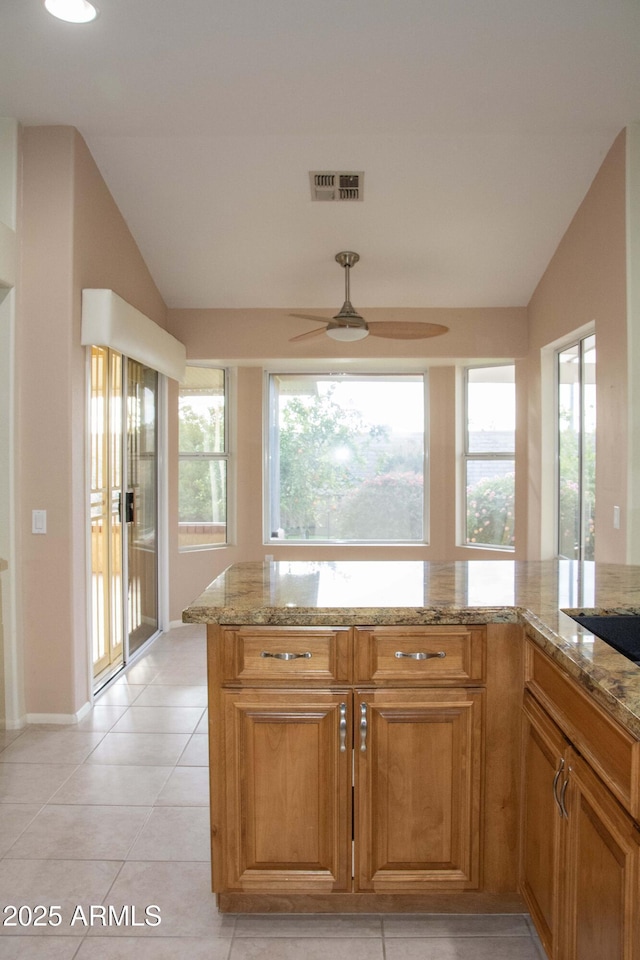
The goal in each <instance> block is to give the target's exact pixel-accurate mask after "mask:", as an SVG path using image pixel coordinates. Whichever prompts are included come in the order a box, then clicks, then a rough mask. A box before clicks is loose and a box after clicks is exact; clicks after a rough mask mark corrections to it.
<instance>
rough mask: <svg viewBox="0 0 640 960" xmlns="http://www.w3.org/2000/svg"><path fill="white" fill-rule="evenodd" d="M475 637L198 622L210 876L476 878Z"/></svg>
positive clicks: (419, 883)
mask: <svg viewBox="0 0 640 960" xmlns="http://www.w3.org/2000/svg"><path fill="white" fill-rule="evenodd" d="M484 639H485V638H484V631H483V630H482V628H466V627H462V628H458V627H455V628H452V627H448V628H440V627H434V628H431V627H422V628H404V629H402V628H399V629H398V631H397V632H396V635H395V636H394V631H393V630H391V629H389V628H385V629H384V630H379V629H378V628H371V629H368V630H363V631H360V630H358V629H344V628H337V629H335V630H334V629H332V628H315V627H314V628H305V627H301V628H289V629H284V630H283V629H282V628H277V627H273V628H269V627H217V628H210V632H209V690H210V753H211V810H212V867H213V887H214V890H215V891H216V892H217V893H219V894H234V893H235V894H245V895H257V894H260V895H272V896H274V897H277V896H280V897H283V896H289V895H306V896H312V897H322V896H326V895H332V896H334V898H335V895H336V894H340V893H342V894H347V895H351V899H352V900H355V899H357V896H358V895H359V894H395V893H397V894H402V895H404V894H421V893H424V892H425V891H449V892H457V891H467V890H477V889H478V888H479V886H480V878H481V844H480V837H481V834H482V823H481V820H482V798H483V747H484V713H485V710H484V701H485V691H484V689H483V687H482V686H480V684H481V683H482V682H483V680H484V663H485V659H484ZM356 678H357V681H358V682H356ZM464 684H466V686H465V685H464Z"/></svg>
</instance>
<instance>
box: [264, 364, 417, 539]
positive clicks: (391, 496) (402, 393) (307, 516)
mask: <svg viewBox="0 0 640 960" xmlns="http://www.w3.org/2000/svg"><path fill="white" fill-rule="evenodd" d="M425 392H426V378H425V376H423V375H422V374H419V375H407V376H403V375H397V376H374V375H332V374H327V375H305V374H300V375H297V374H272V375H271V376H270V377H269V421H268V423H269V435H268V460H269V483H268V509H267V510H266V516H267V518H268V519H267V523H268V529H267V531H266V533H267V540H275V539H283V540H287V541H298V542H301V541H314V542H316V543H317V542H323V541H324V542H330V543H335V542H349V543H358V542H379V543H380V542H382V543H388V542H392V543H398V542H399V543H405V542H409V543H412V542H419V543H423V542H424V537H425V529H426V525H425V509H424V503H425V487H424V463H425Z"/></svg>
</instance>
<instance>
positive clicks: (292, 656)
mask: <svg viewBox="0 0 640 960" xmlns="http://www.w3.org/2000/svg"><path fill="white" fill-rule="evenodd" d="M260 656H261V657H271V658H272V659H273V660H311V656H312V654H311V653H309V651H308V650H307V652H306V653H268V652H267V651H266V650H263V651H262V653H261V654H260Z"/></svg>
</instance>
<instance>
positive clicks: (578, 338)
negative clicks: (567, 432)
mask: <svg viewBox="0 0 640 960" xmlns="http://www.w3.org/2000/svg"><path fill="white" fill-rule="evenodd" d="M587 340H593V349H594V350H595V352H596V362H595V364H594V367H595V368H596V369H595V371H594V380H593V386H594V390H595V391H596V394H595V417H596V425H597V416H598V407H597V362H598V360H597V356H598V355H597V350H598V347H597V338H596V330H595V326H593V325H590V326H588V327H584V328H581V329H580V330H579V331H576V332H575V333H574V334H573V336H570V337H567V338H566V339H564V340H562V341H560V342H556V344H555V346H554V350H553V374H554V462H555V477H554V520H555V528H554V536H555V555H556V557H558V558H559V559H568V560H575V559H579V560H584V559H585V536H584V534H585V527H584V502H585V500H584V479H585V478H584V446H585V430H584V425H585V385H586V381H585V378H584V368H585V362H584V355H585V343H586V341H587ZM572 347H577V348H578V362H579V386H580V435H579V442H578V464H579V467H578V469H579V484H580V489H579V529H580V542H579V544H578V554H579V555H578V557H577V558H576V557H566V556H565V554H563V553H561V552H560V547H561V536H560V520H561V511H560V481H561V470H560V452H561V450H560V448H561V444H560V433H561V431H560V386H561V383H560V356H561V354H563V353H566V352H567V351H569V350H570V349H571V348H572ZM596 428H597V427H596ZM594 437H595V431H594ZM595 456H596V454H595V451H594V459H595ZM594 470H595V466H594ZM596 498H597V490H596V486H595V475H594V511H593V512H594V516H595V511H596V504H597V499H596ZM594 558H595V531H594V557H592V558H591V559H594Z"/></svg>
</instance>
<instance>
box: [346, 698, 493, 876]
mask: <svg viewBox="0 0 640 960" xmlns="http://www.w3.org/2000/svg"><path fill="white" fill-rule="evenodd" d="M483 697H484V695H483V691H481V690H477V689H466V690H465V689H459V688H453V689H451V690H444V689H438V690H427V689H425V690H416V689H407V690H396V691H383V690H377V691H356V700H355V702H354V713H355V724H356V728H355V757H356V798H357V799H356V804H357V818H356V822H355V855H356V888H357V889H358V890H373V891H376V892H386V893H391V892H398V893H407V892H424V891H426V890H445V889H448V890H467V889H474V888H477V887H478V884H479V875H480V805H481V771H482V731H483V727H482V715H483Z"/></svg>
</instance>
